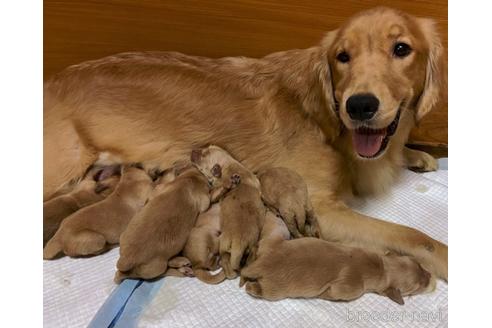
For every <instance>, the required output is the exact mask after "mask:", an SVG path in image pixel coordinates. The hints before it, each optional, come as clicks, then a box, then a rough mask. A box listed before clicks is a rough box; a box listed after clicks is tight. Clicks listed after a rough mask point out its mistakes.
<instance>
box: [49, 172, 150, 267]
mask: <svg viewBox="0 0 492 328" xmlns="http://www.w3.org/2000/svg"><path fill="white" fill-rule="evenodd" d="M151 191H152V180H151V179H150V177H149V176H148V175H147V173H145V171H143V170H142V169H139V168H136V167H131V166H124V167H123V169H122V175H121V178H120V182H119V183H118V185H117V186H116V188H115V190H114V191H113V193H112V194H111V195H109V196H108V197H107V198H106V199H104V200H102V201H100V202H98V203H95V204H93V205H91V206H88V207H84V208H82V209H81V210H79V211H77V212H75V213H74V214H72V215H71V216H69V217H67V218H66V219H65V220H63V222H62V224H61V226H60V229H58V231H57V232H56V233H55V235H54V236H53V238H51V239H50V241H49V242H48V243H47V244H46V246H45V248H44V251H43V257H44V258H45V259H52V258H54V257H55V256H56V255H58V254H59V253H60V252H63V253H65V254H66V255H69V256H81V255H94V254H98V253H101V252H102V251H104V250H106V249H107V248H108V247H109V246H110V245H113V244H117V243H118V242H119V241H120V235H121V233H122V232H123V231H124V230H125V228H126V226H127V224H128V222H129V221H130V219H131V218H132V217H133V216H134V215H135V213H137V212H138V210H140V208H142V206H143V205H144V203H145V201H146V200H147V198H148V196H149V194H150V192H151Z"/></svg>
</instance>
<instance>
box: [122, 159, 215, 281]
mask: <svg viewBox="0 0 492 328" xmlns="http://www.w3.org/2000/svg"><path fill="white" fill-rule="evenodd" d="M169 176H171V178H169ZM162 180H163V181H162V182H163V183H160V184H158V186H157V187H156V188H155V189H154V193H153V195H152V197H151V198H150V200H149V201H148V203H147V204H146V205H145V206H144V208H143V209H142V210H141V211H140V212H138V213H137V214H136V216H135V217H134V218H133V219H132V220H131V222H130V224H128V227H127V229H126V230H125V231H124V232H123V234H122V236H121V242H120V258H119V260H118V262H117V264H116V267H117V269H118V271H117V272H116V275H115V282H117V283H119V282H121V281H122V280H123V279H126V278H143V279H153V278H156V277H159V276H161V275H163V274H164V273H165V272H166V270H167V266H168V260H169V259H170V258H172V257H173V256H176V255H178V253H180V252H181V250H182V249H183V247H184V246H185V244H186V240H187V239H188V236H189V234H190V231H191V230H192V229H193V226H194V225H195V222H196V219H197V217H198V215H199V214H200V213H202V212H204V211H206V210H207V209H208V208H209V206H210V197H209V187H208V181H207V179H206V178H205V177H204V176H203V175H202V174H201V173H200V172H199V171H198V170H197V169H196V168H195V167H193V166H191V165H185V166H183V167H175V168H174V169H173V170H170V171H169V172H167V174H166V175H165V176H164V177H163V179H162Z"/></svg>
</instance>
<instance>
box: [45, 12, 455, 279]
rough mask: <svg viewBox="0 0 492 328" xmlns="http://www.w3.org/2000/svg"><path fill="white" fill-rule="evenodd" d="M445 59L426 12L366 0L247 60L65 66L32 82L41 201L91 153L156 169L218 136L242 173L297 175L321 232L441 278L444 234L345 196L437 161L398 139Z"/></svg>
mask: <svg viewBox="0 0 492 328" xmlns="http://www.w3.org/2000/svg"><path fill="white" fill-rule="evenodd" d="M443 63H444V51H443V47H442V45H441V42H440V38H439V35H438V32H437V31H436V27H435V25H434V23H433V22H432V21H431V20H429V19H425V18H418V17H414V16H411V15H408V14H406V13H403V12H400V11H397V10H393V9H389V8H375V9H373V10H368V11H364V12H361V13H360V14H358V15H356V16H354V17H352V18H351V19H349V20H348V21H347V22H346V23H345V24H343V25H342V26H340V28H338V29H337V30H334V31H331V32H329V33H327V34H326V35H325V37H324V38H323V39H322V40H321V41H320V43H319V44H317V45H314V46H313V47H311V48H307V49H298V50H288V51H281V52H276V53H272V54H270V55H267V56H265V57H263V58H258V59H256V58H245V57H227V58H219V59H211V58H204V57H195V56H187V55H184V54H180V53H175V52H132V53H123V54H118V55H114V56H109V57H106V58H102V59H99V60H94V61H89V62H85V63H82V64H79V65H75V66H71V67H69V68H67V69H65V70H64V71H62V72H61V73H59V74H57V75H56V76H54V77H53V78H52V79H51V80H50V81H48V82H47V83H46V84H45V86H44V131H43V132H44V139H43V140H44V162H43V163H44V165H43V170H44V171H43V172H44V173H43V174H44V181H43V183H44V186H43V187H44V194H43V195H44V199H45V200H48V199H50V198H51V197H52V195H53V194H55V193H56V192H57V190H59V189H61V188H63V187H64V186H65V185H67V184H69V183H70V181H73V180H74V179H77V178H79V177H80V176H82V174H83V173H84V171H85V169H86V168H87V167H88V166H89V165H91V164H93V163H103V164H110V163H128V162H141V163H143V165H144V167H146V168H148V169H151V168H160V169H164V168H167V167H170V166H171V164H172V163H174V162H175V161H177V160H180V159H186V158H188V154H189V152H190V151H191V150H192V149H194V148H200V147H203V146H206V145H209V144H216V145H218V146H220V147H222V148H223V149H225V150H226V151H228V152H229V153H230V154H231V155H232V156H233V157H234V158H236V159H237V160H239V161H240V162H241V163H243V164H244V165H245V166H246V167H247V168H248V169H249V170H251V171H253V172H258V171H260V170H261V169H266V168H269V167H275V166H282V167H287V168H289V169H291V170H293V171H295V172H297V173H298V174H299V175H300V176H302V178H303V179H304V181H305V182H306V184H307V186H308V191H309V195H310V196H311V202H312V205H313V208H314V211H315V213H316V215H317V219H318V221H319V225H320V230H321V237H322V238H323V239H326V240H332V241H338V242H341V243H346V244H355V245H358V246H361V247H371V248H377V249H378V250H379V251H380V252H381V253H384V252H386V251H388V250H393V251H395V252H398V253H402V254H409V255H412V256H414V257H415V258H416V259H417V260H418V261H419V263H421V264H422V265H423V266H424V268H426V269H427V270H429V271H431V272H433V273H436V274H437V275H438V276H439V277H441V278H444V279H446V278H447V276H448V248H447V246H446V245H444V244H443V243H441V242H439V241H437V240H434V239H433V238H431V237H429V236H427V235H426V234H424V233H422V232H420V231H418V230H416V229H412V228H410V227H406V226H402V225H398V224H395V223H390V222H387V221H383V220H380V219H376V218H371V217H368V216H366V215H363V214H359V213H356V212H355V211H353V210H351V209H350V208H349V207H348V206H346V202H347V200H348V199H349V198H350V197H352V196H353V195H361V196H363V195H367V194H371V193H377V192H382V191H385V190H387V189H388V188H389V187H390V186H391V184H392V182H393V181H394V180H395V179H396V177H397V176H398V173H399V172H400V171H401V170H402V168H403V167H405V166H407V167H415V166H418V167H420V168H421V169H422V170H432V169H435V168H436V162H435V160H434V159H433V158H432V157H431V156H430V155H428V154H426V153H423V152H419V151H415V150H410V149H408V148H405V142H406V141H407V139H408V136H409V132H410V130H411V129H412V127H414V126H415V124H416V123H417V122H418V121H419V120H421V119H422V117H424V116H425V115H426V114H427V113H428V112H429V111H431V110H432V108H434V107H435V105H436V103H437V101H438V99H439V97H440V95H441V94H442V92H441V91H443V89H444V87H445V74H446V69H445V65H444V64H443Z"/></svg>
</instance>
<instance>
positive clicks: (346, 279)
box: [240, 214, 435, 304]
mask: <svg viewBox="0 0 492 328" xmlns="http://www.w3.org/2000/svg"><path fill="white" fill-rule="evenodd" d="M288 236H289V233H288V230H287V228H286V227H285V225H284V223H283V222H282V220H280V219H279V218H276V217H275V216H274V215H273V214H269V215H268V214H267V216H266V220H265V225H264V228H263V229H262V235H261V240H260V243H259V249H258V258H257V260H256V261H254V262H253V263H252V264H250V265H248V266H247V267H245V268H243V269H242V270H241V284H240V286H242V285H243V284H244V283H245V284H246V287H245V288H246V292H247V293H249V294H250V295H252V296H255V297H260V298H265V299H268V300H272V301H275V300H280V299H283V298H287V297H293V298H295V297H303V298H322V299H327V300H344V301H350V300H354V299H356V298H359V297H360V296H362V295H363V294H364V293H367V292H374V293H377V294H380V295H385V296H388V297H389V298H391V299H392V300H393V301H395V302H397V303H398V304H404V301H403V298H402V296H405V295H413V294H418V293H422V292H426V291H430V290H433V289H434V287H435V279H434V278H433V277H431V274H430V273H428V272H427V271H425V270H424V269H423V268H422V267H421V266H420V264H418V263H417V262H416V261H415V260H414V259H412V258H411V257H408V256H397V255H394V254H393V253H391V254H388V255H384V256H381V255H378V254H376V253H373V252H368V251H364V250H362V249H360V248H355V247H348V246H343V245H340V244H335V243H332V242H328V241H324V240H321V239H316V238H300V239H293V240H286V239H288Z"/></svg>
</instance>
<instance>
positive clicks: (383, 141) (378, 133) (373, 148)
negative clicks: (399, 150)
mask: <svg viewBox="0 0 492 328" xmlns="http://www.w3.org/2000/svg"><path fill="white" fill-rule="evenodd" d="M399 120H400V111H398V113H397V114H396V117H395V119H394V120H393V121H392V122H391V123H390V124H389V125H388V126H387V127H385V128H382V129H371V128H368V127H360V128H358V129H355V130H353V131H352V143H353V145H354V148H355V150H356V151H357V154H359V156H361V157H364V158H374V157H377V156H378V155H379V154H381V153H382V152H384V150H385V149H386V147H387V146H388V142H389V139H390V137H391V136H392V135H393V134H395V132H396V128H397V127H398V122H399Z"/></svg>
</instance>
